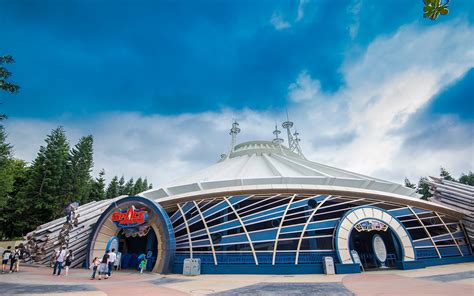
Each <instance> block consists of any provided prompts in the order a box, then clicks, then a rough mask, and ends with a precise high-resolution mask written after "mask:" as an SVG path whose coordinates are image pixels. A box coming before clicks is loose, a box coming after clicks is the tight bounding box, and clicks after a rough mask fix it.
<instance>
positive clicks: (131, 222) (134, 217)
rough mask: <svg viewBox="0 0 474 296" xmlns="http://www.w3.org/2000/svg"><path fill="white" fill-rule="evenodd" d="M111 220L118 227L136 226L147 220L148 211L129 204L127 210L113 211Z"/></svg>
mask: <svg viewBox="0 0 474 296" xmlns="http://www.w3.org/2000/svg"><path fill="white" fill-rule="evenodd" d="M112 221H113V222H114V223H115V225H117V226H118V227H120V228H131V227H137V226H139V225H142V224H144V223H145V222H146V221H148V213H147V212H146V211H144V210H141V209H136V208H135V207H134V206H131V207H129V208H128V210H123V211H118V212H113V213H112Z"/></svg>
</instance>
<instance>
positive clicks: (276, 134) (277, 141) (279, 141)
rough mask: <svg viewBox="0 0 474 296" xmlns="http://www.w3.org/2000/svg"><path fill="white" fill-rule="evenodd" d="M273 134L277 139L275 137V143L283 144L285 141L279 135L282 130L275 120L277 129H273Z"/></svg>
mask: <svg viewBox="0 0 474 296" xmlns="http://www.w3.org/2000/svg"><path fill="white" fill-rule="evenodd" d="M273 134H274V135H275V139H273V141H272V142H273V143H275V144H277V145H279V146H281V143H283V139H282V138H280V137H279V136H278V135H279V134H281V131H279V130H278V125H277V124H276V122H275V130H274V131H273Z"/></svg>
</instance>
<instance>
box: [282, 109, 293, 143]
mask: <svg viewBox="0 0 474 296" xmlns="http://www.w3.org/2000/svg"><path fill="white" fill-rule="evenodd" d="M281 126H282V127H283V128H284V129H286V133H287V134H288V148H290V150H292V151H293V147H294V145H295V143H294V142H295V141H294V140H293V137H292V136H291V128H292V127H293V122H291V121H290V119H288V110H287V111H286V121H285V122H283V123H282V125H281Z"/></svg>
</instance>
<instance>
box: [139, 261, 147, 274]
mask: <svg viewBox="0 0 474 296" xmlns="http://www.w3.org/2000/svg"><path fill="white" fill-rule="evenodd" d="M146 261H147V260H146V258H143V259H142V261H140V265H139V266H140V274H143V270H145V269H146Z"/></svg>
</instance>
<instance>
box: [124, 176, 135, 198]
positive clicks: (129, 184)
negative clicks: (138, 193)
mask: <svg viewBox="0 0 474 296" xmlns="http://www.w3.org/2000/svg"><path fill="white" fill-rule="evenodd" d="M133 185H134V182H133V178H130V180H128V181H127V183H125V186H124V188H123V194H124V195H133V194H134V193H133Z"/></svg>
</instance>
